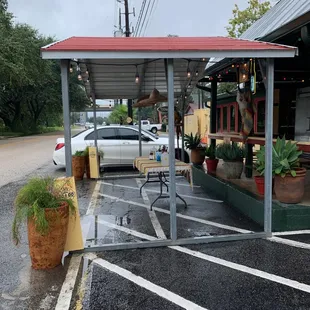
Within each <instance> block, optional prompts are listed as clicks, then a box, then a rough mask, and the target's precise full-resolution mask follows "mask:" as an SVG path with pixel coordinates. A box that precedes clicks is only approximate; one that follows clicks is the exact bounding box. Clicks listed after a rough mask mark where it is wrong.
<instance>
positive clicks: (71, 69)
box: [70, 64, 73, 73]
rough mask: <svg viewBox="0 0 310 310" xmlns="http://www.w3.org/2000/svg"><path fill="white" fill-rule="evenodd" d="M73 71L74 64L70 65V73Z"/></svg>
mask: <svg viewBox="0 0 310 310" xmlns="http://www.w3.org/2000/svg"><path fill="white" fill-rule="evenodd" d="M72 72H73V66H72V64H71V65H70V73H72Z"/></svg>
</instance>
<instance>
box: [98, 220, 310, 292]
mask: <svg viewBox="0 0 310 310" xmlns="http://www.w3.org/2000/svg"><path fill="white" fill-rule="evenodd" d="M102 222H104V221H102ZM108 225H109V226H110V227H113V228H115V229H118V230H121V231H123V232H126V233H128V234H131V235H133V236H137V237H140V238H143V239H146V240H150V241H152V240H158V239H157V238H155V237H153V236H149V235H146V234H142V233H139V232H137V231H134V230H131V229H128V228H125V227H122V226H117V225H115V224H111V223H108ZM169 248H170V249H173V250H176V251H178V252H182V253H184V254H187V255H191V256H194V257H196V258H200V259H203V260H205V261H208V262H211V263H215V264H217V265H221V266H223V267H227V268H230V269H234V270H237V271H240V272H243V273H247V274H250V275H253V276H255V277H259V278H262V279H265V280H269V281H272V282H276V283H279V284H282V285H285V286H289V287H292V288H294V289H297V290H300V291H303V292H307V293H310V285H307V284H304V283H301V282H298V281H295V280H291V279H287V278H284V277H281V276H277V275H274V274H271V273H268V272H265V271H262V270H259V269H254V268H251V267H247V266H244V265H241V264H237V263H233V262H231V261H227V260H224V259H221V258H218V257H215V256H211V255H207V254H204V253H201V252H198V251H193V250H190V249H188V248H186V247H181V246H169Z"/></svg>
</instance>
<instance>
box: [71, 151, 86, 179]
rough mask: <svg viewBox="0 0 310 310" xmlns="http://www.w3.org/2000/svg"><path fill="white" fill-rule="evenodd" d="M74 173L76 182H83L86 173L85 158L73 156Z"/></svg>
mask: <svg viewBox="0 0 310 310" xmlns="http://www.w3.org/2000/svg"><path fill="white" fill-rule="evenodd" d="M72 173H73V176H74V179H75V180H76V181H78V180H83V177H84V173H85V156H72Z"/></svg>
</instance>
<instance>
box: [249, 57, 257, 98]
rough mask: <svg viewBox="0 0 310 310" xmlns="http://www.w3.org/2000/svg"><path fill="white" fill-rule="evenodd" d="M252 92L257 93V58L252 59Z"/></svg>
mask: <svg viewBox="0 0 310 310" xmlns="http://www.w3.org/2000/svg"><path fill="white" fill-rule="evenodd" d="M250 76H251V92H252V94H253V95H255V94H256V63H255V59H254V60H253V59H250Z"/></svg>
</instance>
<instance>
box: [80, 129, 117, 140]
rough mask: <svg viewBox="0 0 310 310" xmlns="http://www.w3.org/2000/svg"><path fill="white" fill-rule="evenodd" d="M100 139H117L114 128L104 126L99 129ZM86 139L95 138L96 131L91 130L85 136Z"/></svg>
mask: <svg viewBox="0 0 310 310" xmlns="http://www.w3.org/2000/svg"><path fill="white" fill-rule="evenodd" d="M97 133H98V140H116V139H117V137H116V134H115V129H114V128H102V129H97ZM85 140H95V131H93V132H91V133H90V134H89V135H88V136H86V137H85Z"/></svg>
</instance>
